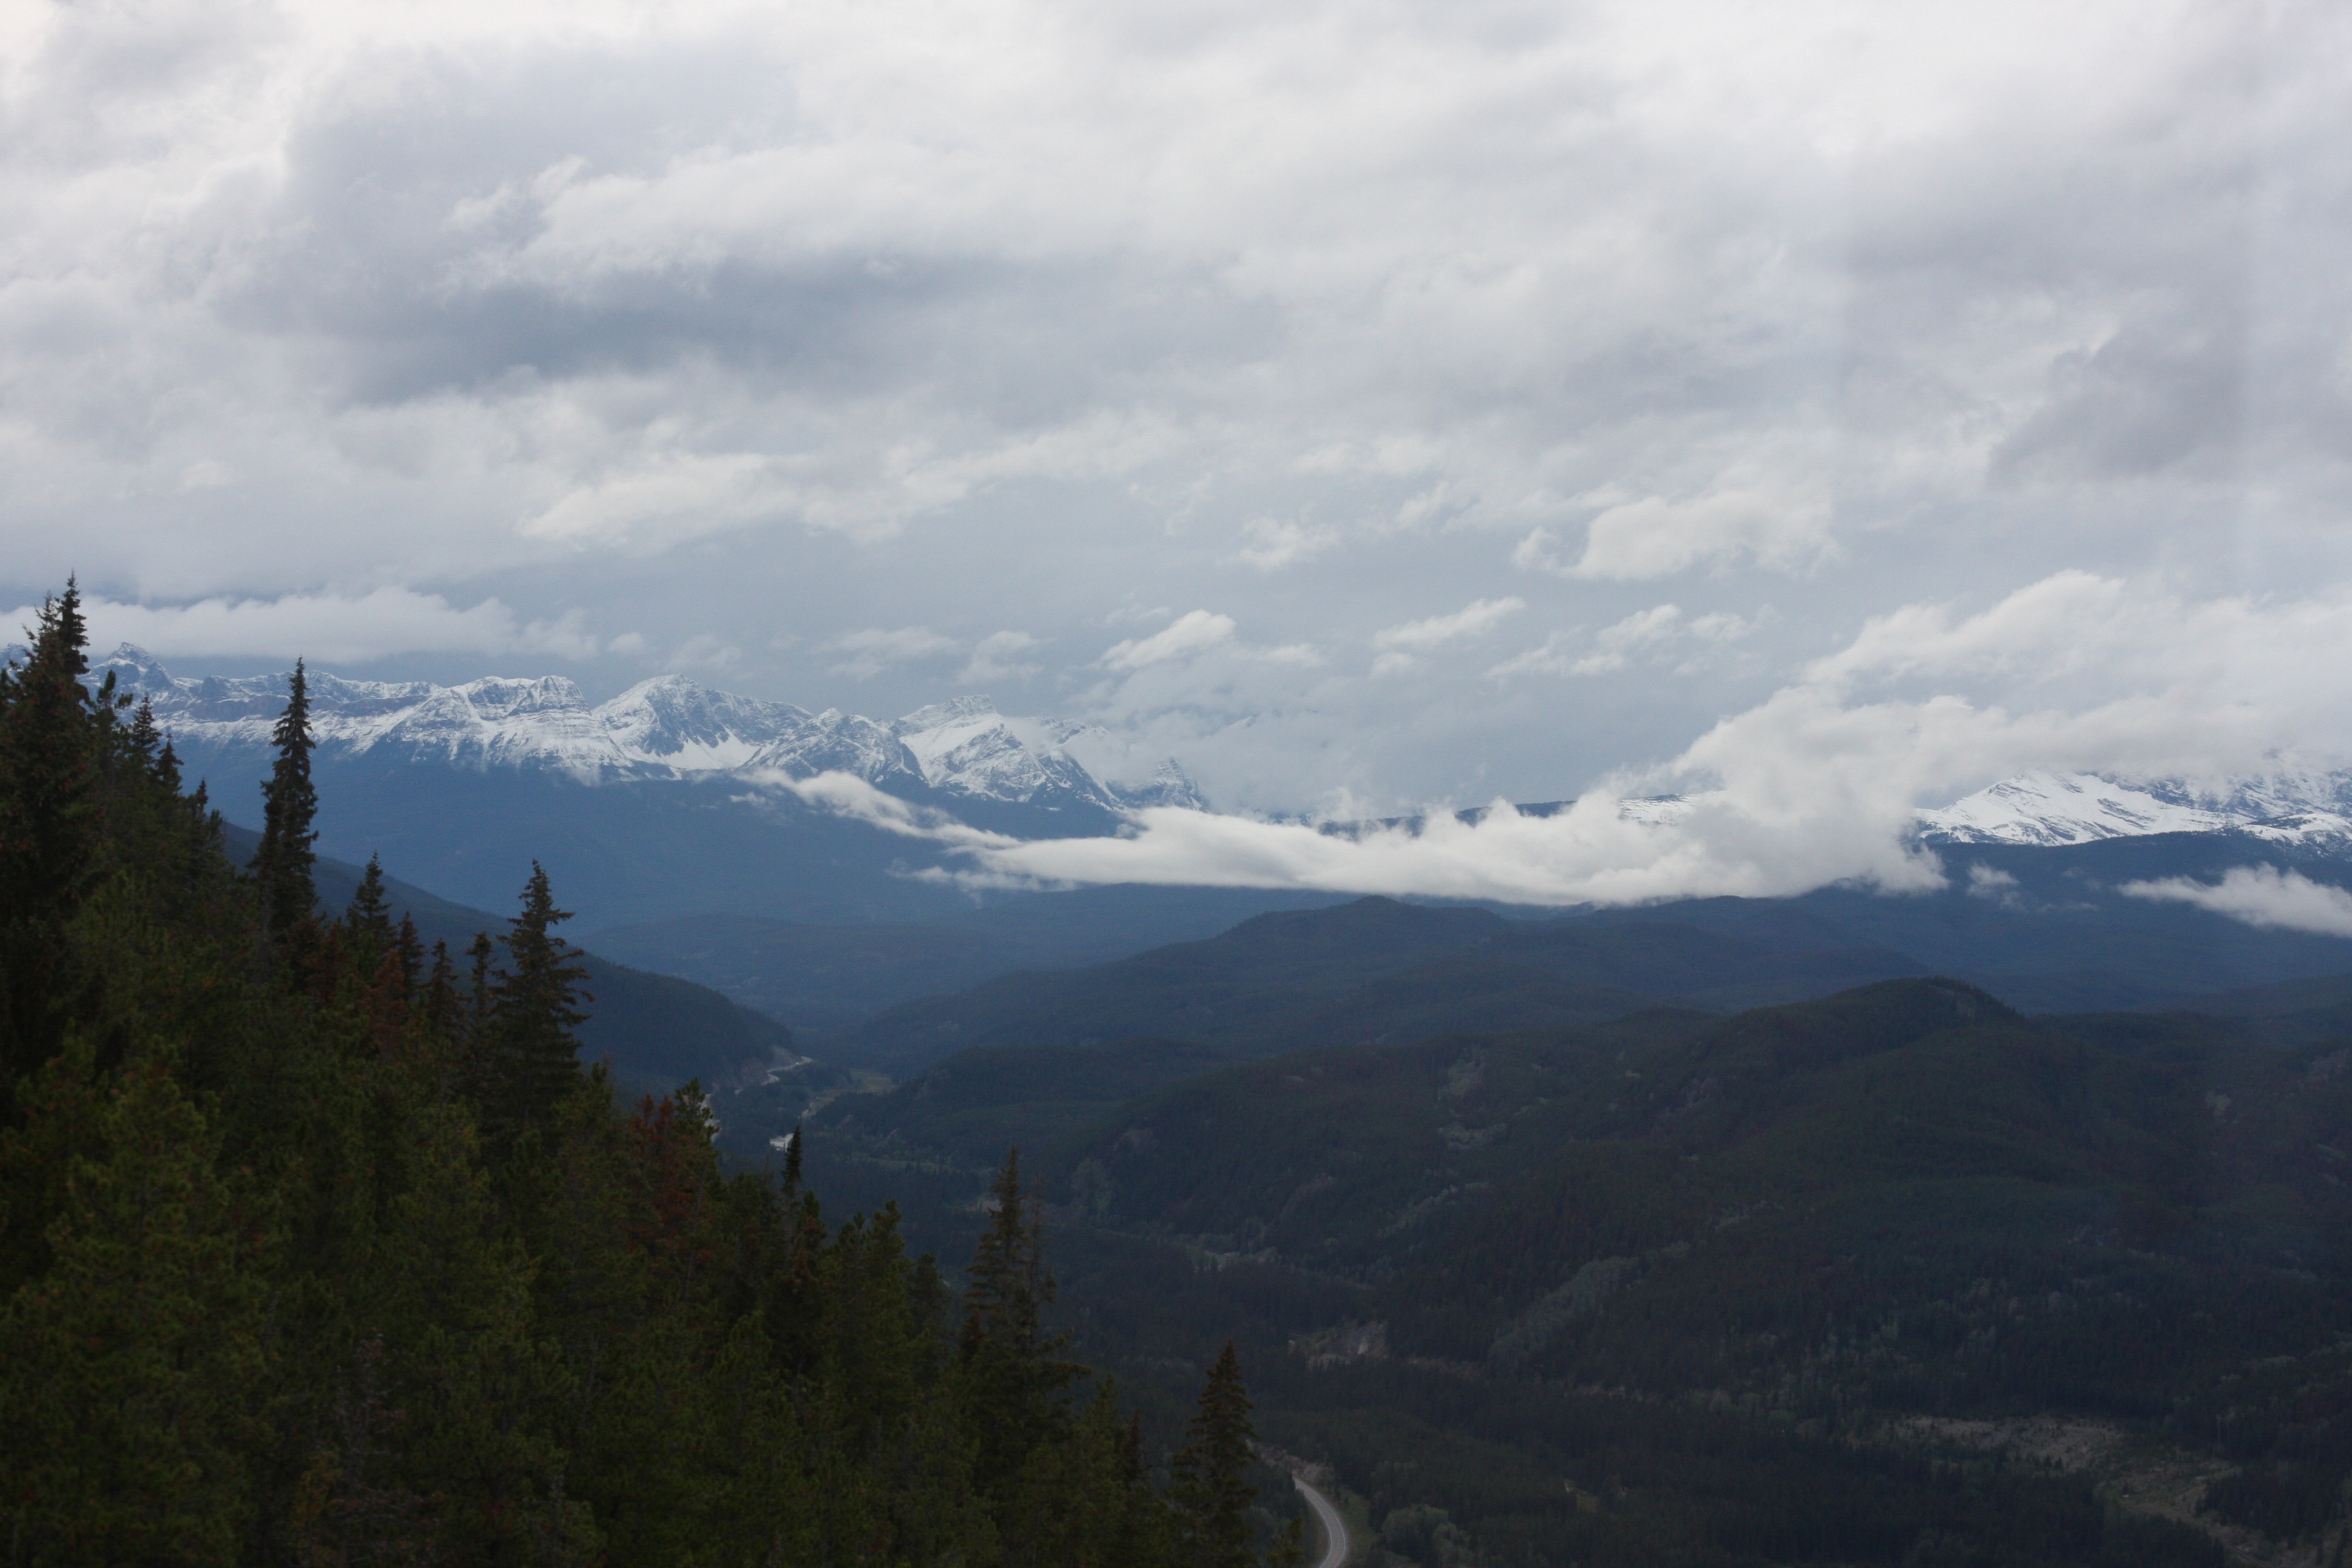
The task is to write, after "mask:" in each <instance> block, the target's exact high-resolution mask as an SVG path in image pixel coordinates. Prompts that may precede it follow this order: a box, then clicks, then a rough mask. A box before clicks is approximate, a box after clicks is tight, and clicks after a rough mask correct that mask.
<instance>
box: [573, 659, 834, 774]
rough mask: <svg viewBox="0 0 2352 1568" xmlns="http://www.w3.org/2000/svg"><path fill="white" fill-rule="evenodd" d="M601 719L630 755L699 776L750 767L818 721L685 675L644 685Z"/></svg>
mask: <svg viewBox="0 0 2352 1568" xmlns="http://www.w3.org/2000/svg"><path fill="white" fill-rule="evenodd" d="M596 716H597V718H598V720H599V721H601V722H602V723H603V724H604V731H605V732H606V733H607V734H609V735H611V736H612V737H613V742H614V744H615V745H617V746H619V747H620V748H621V750H622V751H624V752H627V753H628V754H629V755H631V756H633V757H639V758H643V759H646V760H648V761H659V762H664V763H668V764H669V765H670V766H672V767H677V768H683V769H688V770H693V771H701V770H705V769H710V768H740V767H743V766H746V765H748V764H749V763H751V759H752V758H754V757H756V756H758V755H759V754H760V752H761V750H762V749H764V748H766V747H768V746H772V745H773V744H775V743H776V742H779V741H782V740H785V739H787V738H789V737H792V736H795V735H798V734H800V733H801V732H802V731H805V730H807V729H808V728H809V727H810V726H812V725H813V724H814V723H815V722H816V721H815V720H814V718H812V717H810V715H809V713H808V710H805V709H802V708H795V707H793V705H792V704H791V703H789V702H762V701H761V700H759V699H757V698H752V697H738V696H736V695H734V694H733V693H732V692H728V691H713V690H711V689H709V687H707V686H704V685H702V684H700V683H699V682H698V681H694V680H689V679H687V678H686V677H685V676H683V675H665V676H660V677H658V678H656V679H652V680H645V681H639V682H638V683H637V684H636V685H635V686H632V687H631V688H629V689H627V690H626V691H624V692H622V693H621V694H620V695H619V696H618V697H615V698H614V699H613V700H611V701H610V702H607V703H604V705H602V706H601V707H599V708H598V709H597V710H596Z"/></svg>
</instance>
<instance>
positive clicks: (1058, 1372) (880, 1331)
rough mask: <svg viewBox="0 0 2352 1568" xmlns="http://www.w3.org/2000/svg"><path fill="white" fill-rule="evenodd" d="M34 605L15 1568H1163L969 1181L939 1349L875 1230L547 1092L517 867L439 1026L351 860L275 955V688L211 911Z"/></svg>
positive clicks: (630, 1117) (545, 893)
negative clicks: (252, 855) (263, 850)
mask: <svg viewBox="0 0 2352 1568" xmlns="http://www.w3.org/2000/svg"><path fill="white" fill-rule="evenodd" d="M76 603H77V602H76V600H75V597H74V595H72V593H71V591H70V590H69V591H68V595H67V596H66V598H65V599H64V600H62V601H52V602H51V604H50V605H49V606H48V607H47V609H45V611H44V612H43V620H42V628H41V634H40V636H39V637H37V646H36V648H35V650H34V654H33V657H32V659H31V661H30V663H29V664H28V665H27V666H26V668H24V669H20V670H17V671H14V672H11V673H10V674H9V675H8V676H6V677H5V679H0V824H5V830H6V832H7V833H8V834H9V835H12V836H13V837H9V838H8V839H7V840H6V841H5V844H0V874H5V875H7V876H10V877H14V878H17V879H25V878H28V877H31V876H33V875H34V874H35V871H36V870H37V868H45V867H46V868H51V869H52V870H54V869H56V868H67V869H68V870H69V871H70V873H71V874H70V875H67V876H64V877H63V878H62V879H58V880H55V881H53V882H52V883H50V884H49V885H48V889H47V893H46V894H45V895H44V896H43V898H41V899H37V900H30V901H27V902H25V903H23V904H20V905H16V906H13V907H12V915H11V921H10V924H9V926H8V928H7V934H8V942H7V945H6V946H5V948H0V962H5V971H4V972H0V981H4V982H5V986H6V988H7V994H8V996H9V998H10V1007H11V1011H10V1013H9V1015H8V1023H7V1026H8V1028H9V1031H10V1032H9V1034H8V1035H7V1042H8V1046H9V1050H10V1053H11V1054H10V1058H9V1062H8V1072H7V1077H6V1079H5V1083H6V1086H7V1089H8V1097H7V1100H6V1102H5V1115H0V1415H5V1419H0V1478H5V1480H0V1542H5V1543H6V1544H5V1551H6V1552H7V1555H8V1560H9V1561H10V1562H11V1563H24V1564H28V1565H58V1568H66V1565H80V1564H116V1563H187V1564H199V1563H219V1564H244V1563H256V1564H262V1563H267V1564H300V1565H303V1568H312V1565H324V1564H337V1565H349V1564H362V1563H551V1564H565V1563H573V1564H583V1565H585V1564H591V1563H631V1564H651V1565H663V1564H677V1565H680V1568H686V1565H689V1564H690V1565H696V1568H701V1565H706V1564H709V1565H718V1564H738V1563H740V1564H747V1565H749V1564H772V1563H792V1564H807V1565H810V1568H831V1565H835V1564H838V1565H841V1568H851V1565H858V1568H866V1565H876V1568H880V1565H886V1564H887V1565H888V1568H929V1565H938V1568H993V1565H998V1564H1004V1565H1007V1568H1009V1565H1011V1564H1013V1563H1019V1564H1022V1565H1024V1568H1027V1565H1031V1564H1035V1565H1039V1568H1063V1565H1066V1568H1112V1565H1113V1564H1118V1565H1120V1568H1129V1565H1133V1568H1180V1560H1179V1559H1178V1558H1176V1557H1175V1556H1174V1555H1172V1552H1173V1537H1172V1535H1171V1530H1170V1524H1169V1520H1170V1515H1169V1510H1168V1505H1167V1503H1166V1501H1165V1500H1164V1498H1163V1497H1162V1495H1161V1493H1160V1491H1159V1490H1158V1489H1156V1488H1155V1487H1154V1485H1153V1484H1152V1479H1151V1477H1150V1472H1149V1467H1148V1466H1147V1464H1146V1463H1145V1462H1144V1458H1143V1450H1142V1443H1141V1438H1140V1436H1139V1431H1138V1429H1137V1428H1136V1427H1135V1426H1133V1425H1132V1423H1130V1422H1128V1421H1124V1420H1122V1418H1121V1416H1120V1413H1119V1411H1118V1407H1117V1405H1116V1404H1115V1402H1114V1401H1113V1399H1112V1397H1111V1395H1110V1394H1109V1393H1108V1389H1107V1388H1106V1389H1104V1390H1100V1391H1097V1394H1096V1396H1095V1397H1094V1399H1093V1400H1092V1402H1091V1403H1088V1404H1086V1405H1084V1406H1083V1408H1081V1407H1080V1406H1079V1405H1077V1404H1076V1393H1077V1388H1078V1384H1080V1383H1081V1381H1082V1380H1083V1379H1084V1377H1085V1375H1086V1373H1085V1371H1084V1369H1083V1368H1081V1367H1079V1366H1077V1365H1076V1364H1075V1363H1070V1362H1067V1361H1066V1360H1064V1359H1062V1357H1061V1354H1060V1349H1061V1345H1062V1343H1063V1340H1062V1337H1061V1336H1060V1335H1058V1334H1057V1332H1056V1331H1055V1330H1053V1329H1052V1328H1051V1327H1050V1326H1049V1325H1048V1324H1047V1322H1046V1321H1045V1310H1046V1307H1047V1304H1048V1303H1049V1302H1050V1300H1051V1298H1052V1285H1051V1279H1050V1277H1049V1276H1048V1275H1047V1274H1046V1273H1045V1267H1044V1258H1043V1250H1042V1238H1041V1233H1040V1231H1039V1230H1038V1227H1037V1224H1036V1215H1035V1211H1034V1205H1033V1203H1032V1201H1031V1200H1030V1199H1029V1198H1028V1197H1027V1196H1026V1195H1025V1194H1023V1192H1022V1190H1021V1187H1020V1182H1019V1177H1018V1173H1017V1169H1016V1168H1015V1167H1014V1166H1013V1165H1012V1164H1011V1163H1008V1164H1007V1167H1006V1170H1005V1173H1004V1176H1003V1184H1002V1189H1001V1190H1002V1193H1003V1198H1004V1202H1003V1206H1002V1208H1001V1211H1000V1215H1001V1223H1000V1224H999V1225H998V1226H997V1227H996V1228H995V1230H994V1231H993V1232H992V1240H991V1242H990V1244H989V1245H988V1246H987V1247H983V1248H982V1254H981V1256H980V1257H979V1258H977V1259H976V1261H975V1264H974V1267H973V1268H972V1270H971V1282H972V1283H971V1289H970V1291H969V1292H968V1295H967V1298H966V1301H965V1304H964V1307H963V1309H962V1310H961V1311H959V1310H957V1309H956V1308H955V1306H954V1304H953V1296H952V1292H951V1290H950V1287H949V1286H948V1284H947V1282H946V1281H945V1280H944V1279H942V1278H941V1276H940V1271H939V1269H938V1268H936V1267H935V1266H934V1264H933V1263H932V1261H931V1259H930V1258H928V1257H922V1258H910V1257H909V1256H908V1250H907V1247H906V1246H905V1244H904V1241H903V1239H902V1237H901V1235H900V1229H899V1223H898V1215H897V1212H896V1211H895V1209H891V1208H888V1207H884V1208H882V1209H881V1210H879V1212H877V1213H874V1214H871V1215H856V1216H853V1217H851V1218H850V1219H849V1220H848V1221H847V1222H846V1223H836V1222H835V1221H832V1220H829V1219H828V1218H827V1217H826V1215H824V1212H823V1210H822V1209H821V1208H820V1206H819V1205H818V1202H817V1199H816V1198H815V1196H814V1195H813V1194H810V1193H808V1192H807V1191H805V1190H803V1189H802V1188H801V1187H800V1185H799V1184H798V1183H797V1182H793V1183H790V1184H782V1185H780V1184H777V1183H774V1182H772V1181H769V1180H767V1179H765V1178H763V1177H761V1176H759V1175H755V1174H748V1173H738V1174H729V1173H726V1172H724V1171H723V1170H722V1169H721V1166H720V1163H719V1156H718V1154H717V1152H716V1149H715V1145H714V1136H715V1132H716V1126H715V1123H714V1121H713V1120H712V1116H711V1113H710V1110H709V1105H708V1104H707V1102H706V1101H705V1100H704V1098H703V1095H702V1093H701V1090H700V1089H699V1088H698V1086H697V1085H696V1084H693V1083H688V1084H686V1085H684V1086H683V1087H681V1088H679V1089H676V1090H675V1091H674V1092H672V1093H670V1094H667V1095H665V1096H660V1097H650V1096H649V1097H645V1098H642V1099H640V1100H638V1101H637V1102H636V1103H635V1105H634V1106H624V1105H621V1104H618V1103H616V1097H615V1094H614V1086H613V1084H612V1083H611V1081H610V1080H609V1079H608V1078H607V1077H606V1075H605V1074H604V1071H603V1070H602V1069H601V1068H599V1069H593V1070H589V1071H583V1070H581V1068H580V1067H579V1064H578V1062H577V1060H576V1047H575V1039H576V1036H575V1033H574V1031H575V1030H576V1029H577V1027H578V1026H579V1025H580V1023H581V1022H582V1018H583V1012H582V1009H581V1004H582V1003H583V1002H584V1001H585V1000H586V998H585V997H584V996H583V994H581V993H580V991H579V989H578V982H579V979H580V972H579V970H578V967H577V966H576V965H575V964H574V963H572V952H571V950H570V949H569V948H568V947H567V946H566V945H565V944H564V943H563V942H562V941H561V940H560V939H559V938H558V937H557V936H556V935H555V934H554V928H555V927H556V926H557V925H558V924H559V923H560V921H562V919H563V918H564V915H563V912H562V910H559V909H557V908H556V906H555V902H554V898H553V894H552V891H551V889H550V887H549V884H548V879H547V878H546V877H545V875H544V874H543V873H542V872H541V871H539V870H538V868H535V867H534V868H533V874H532V877H531V879H530V883H529V884H528V886H527V887H526V889H525V890H524V896H523V900H522V909H521V911H520V914H519V915H518V916H517V917H516V919H515V920H514V921H513V922H512V925H511V927H510V929H509V931H508V932H507V933H506V935H505V938H504V942H503V958H504V961H505V962H504V963H499V962H498V960H499V957H500V956H501V953H500V950H499V947H498V946H496V945H494V944H492V943H490V942H488V939H487V938H485V939H484V940H483V941H482V942H481V943H480V944H479V945H478V948H477V950H476V953H475V965H474V982H473V986H472V992H471V995H470V997H469V996H468V995H467V987H466V984H465V982H464V980H463V979H462V978H461V977H460V976H459V974H458V973H457V965H456V964H455V963H452V962H451V959H450V955H449V952H448V950H447V948H446V945H441V946H438V947H437V948H436V952H434V953H433V954H432V958H431V962H430V963H429V964H428V963H426V957H425V952H424V951H423V944H422V942H421V941H420V940H419V939H418V938H417V937H416V935H415V931H414V928H413V926H403V925H395V924H394V923H393V921H391V919H390V913H389V910H388V908H387V904H386V901H385V899H384V897H383V881H382V879H381V870H380V868H375V867H371V868H370V870H369V873H368V874H367V875H366V876H365V877H364V878H363V879H362V881H361V883H360V886H359V889H358V892H357V895H356V896H355V897H354V898H353V900H352V904H351V907H350V909H349V910H347V912H346V913H345V914H344V916H343V917H342V918H341V919H339V920H331V921H319V920H318V919H317V918H316V917H315V916H314V915H313V914H312V913H311V911H310V902H309V895H308V889H309V886H310V879H309V875H308V866H309V862H308V860H307V858H306V857H307V852H308V843H309V837H308V835H309V831H310V826H309V824H310V816H309V813H310V810H311V809H312V807H313V806H314V805H315V801H314V800H313V799H311V798H310V797H309V796H308V795H306V794H305V791H304V787H303V785H304V784H305V777H304V773H303V770H302V766H301V763H303V761H304V759H305V756H306V745H307V736H306V734H305V731H304V726H303V724H302V721H301V715H300V711H299V702H300V699H301V696H302V691H301V687H300V684H299V682H300V677H299V675H298V678H297V679H298V685H297V690H296V702H295V704H294V705H293V706H292V708H291V709H290V710H289V719H288V721H286V722H285V723H283V724H281V725H280V727H279V734H280V741H281V758H280V760H281V763H284V764H285V766H284V768H283V770H282V772H281V773H280V774H278V775H274V776H273V781H272V791H273V793H272V795H271V798H272V801H273V802H274V803H276V804H277V805H278V807H279V809H278V813H277V815H276V816H275V817H274V818H273V825H274V826H275V828H276V836H275V837H274V838H270V839H268V840H267V844H268V847H269V853H268V855H266V856H265V857H264V858H263V864H262V866H261V868H260V869H259V871H258V872H257V875H256V876H254V877H252V878H245V877H241V876H239V875H238V874H237V873H236V871H235V869H234V868H232V867H231V866H230V864H229V863H228V861H227V858H226V856H225V855H224V853H223V851H222V849H221V845H220V833H219V824H218V821H217V818H215V817H213V816H211V815H210V814H209V813H208V812H207V811H206V810H205V806H204V804H203V801H202V799H201V796H199V797H196V798H194V799H191V798H188V797H184V796H183V795H181V793H180V789H179V784H180V781H179V777H178V773H177V768H176V763H174V761H173V757H172V754H171V752H170V749H169V746H168V744H167V743H166V742H163V741H162V739H161V737H159V736H158V735H157V734H156V733H155V730H154V726H153V724H152V715H151V716H146V717H144V718H141V717H133V718H132V719H131V721H128V722H123V721H120V720H119V719H118V716H117V715H118V705H117V704H116V703H115V701H114V700H113V698H112V695H111V693H110V691H100V692H99V693H96V694H91V693H89V692H87V691H85V690H83V689H81V688H80V687H79V685H78V684H77V683H76V682H75V680H74V679H73V678H74V676H75V675H76V674H77V673H79V663H78V661H79V620H78V613H77V610H76ZM298 894H299V895H300V896H299V897H298V896H297V895H298Z"/></svg>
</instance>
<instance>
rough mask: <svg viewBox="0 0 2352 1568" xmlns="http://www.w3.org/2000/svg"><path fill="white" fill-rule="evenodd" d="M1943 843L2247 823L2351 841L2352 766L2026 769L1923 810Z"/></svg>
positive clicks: (1933, 838) (2278, 836) (2291, 835)
mask: <svg viewBox="0 0 2352 1568" xmlns="http://www.w3.org/2000/svg"><path fill="white" fill-rule="evenodd" d="M1919 828H1920V837H1923V838H1925V839H1927V841H1929V842H1930V843H1945V844H2044V845H2061V844H2087V843H2090V842H2091V841H2093V840H2094V839H2100V838H2131V837H2145V836H2147V835H2149V834H2157V833H2231V832H2235V833H2246V834H2251V835H2253V836H2254V837H2261V838H2266V839H2270V840H2272V841H2273V842H2276V843H2284V844H2312V845H2343V844H2352V771H2345V772H2336V773H2329V772H2318V771H2310V770H2301V771H2294V772H2282V773H2270V774H2265V775H2263V776H2261V777H2257V778H2251V779H2242V780H2234V781H2232V782H2231V783H2230V784H2228V785H2226V786H2224V787H2223V788H2221V789H2219V790H2202V791H2200V790H2198V789H2196V788H2193V787H2192V786H2190V785H2189V784H2182V783H2179V782H2178V781H2172V780H2156V781H2126V780H2119V779H2112V778H2105V777H2102V776H2101V775H2099V774H2096V773H2052V772H2035V773H2020V774H2018V775H2017V776H2016V777H2014V778H2008V779H2003V780H2001V781H2000V783H1999V784H1993V785H1991V786H1990V787H1989V788H1986V789H1981V790H1979V791H1978V792H1977V793H1976V794H1974V795H1969V796H1967V797H1966V798H1965V799H1962V800H1958V801H1955V802H1954V803H1953V804H1951V805H1948V806H1945V807H1942V808H1941V809H1939V810H1933V811H1923V812H1921V813H1920V814H1919Z"/></svg>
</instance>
